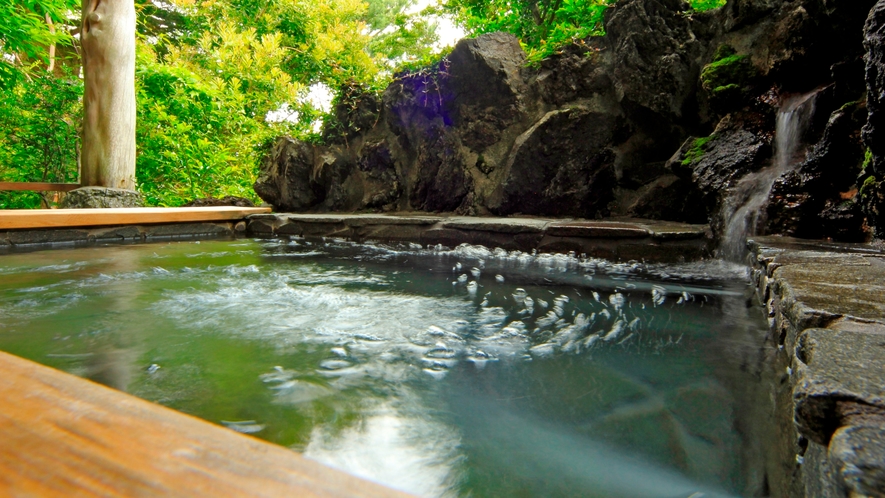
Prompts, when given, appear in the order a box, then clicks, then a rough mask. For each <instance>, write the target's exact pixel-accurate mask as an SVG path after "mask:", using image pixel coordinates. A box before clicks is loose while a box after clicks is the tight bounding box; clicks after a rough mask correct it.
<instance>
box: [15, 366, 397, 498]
mask: <svg viewBox="0 0 885 498" xmlns="http://www.w3.org/2000/svg"><path fill="white" fill-rule="evenodd" d="M0 400H2V404H0V495H2V496H35V497H36V496H40V497H44V496H65V497H67V496H109V497H113V496H127V497H133V496H135V497H137V496H213V497H215V496H219V497H227V496H237V497H238V496H267V497H278V496H303V497H333V496H342V497H343V496H354V497H382V496H391V497H396V496H407V495H405V494H404V493H401V492H399V491H395V490H392V489H389V488H385V487H383V486H381V485H379V484H376V483H372V482H369V481H365V480H362V479H359V478H357V477H353V476H351V475H348V474H346V473H344V472H341V471H338V470H334V469H331V468H329V467H326V466H324V465H322V464H320V463H317V462H313V461H311V460H308V459H306V458H304V457H302V456H300V455H299V454H297V453H295V452H294V451H291V450H288V449H286V448H283V447H281V446H276V445H273V444H270V443H266V442H264V441H261V440H258V439H255V438H252V437H249V436H245V435H242V434H238V433H236V432H234V431H232V430H230V429H225V428H223V427H219V426H216V425H213V424H210V423H208V422H205V421H203V420H200V419H197V418H194V417H191V416H189V415H185V414H182V413H179V412H176V411H174V410H171V409H168V408H165V407H162V406H160V405H155V404H153V403H149V402H147V401H144V400H141V399H138V398H135V397H133V396H130V395H128V394H125V393H122V392H119V391H115V390H113V389H110V388H107V387H104V386H101V385H99V384H95V383H92V382H90V381H87V380H84V379H80V378H78V377H74V376H73V375H69V374H66V373H64V372H60V371H58V370H54V369H51V368H49V367H45V366H42V365H38V364H36V363H33V362H31V361H28V360H24V359H21V358H18V357H15V356H12V355H9V354H6V353H2V352H0Z"/></svg>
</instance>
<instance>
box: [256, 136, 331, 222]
mask: <svg viewBox="0 0 885 498" xmlns="http://www.w3.org/2000/svg"><path fill="white" fill-rule="evenodd" d="M316 152H317V151H316V149H315V148H314V147H313V146H311V145H310V144H306V143H304V142H299V141H298V140H294V139H291V138H288V137H284V138H281V139H280V140H279V141H277V143H276V145H274V147H273V149H272V150H271V151H270V154H268V155H267V156H266V157H265V158H264V161H262V163H261V171H260V172H259V175H258V180H256V181H255V185H254V188H255V193H257V194H258V196H259V197H261V198H262V199H264V200H265V201H266V202H268V203H270V204H272V205H273V206H274V208H275V209H277V210H281V211H301V210H304V209H309V208H311V207H313V206H315V205H317V204H319V203H320V202H321V201H322V200H323V197H324V192H323V190H322V187H321V185H319V184H318V183H317V182H316V181H314V179H313V172H314V170H315V166H314V165H315V163H316V155H317V154H316Z"/></svg>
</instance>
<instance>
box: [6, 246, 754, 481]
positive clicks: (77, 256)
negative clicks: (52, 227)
mask: <svg viewBox="0 0 885 498" xmlns="http://www.w3.org/2000/svg"><path fill="white" fill-rule="evenodd" d="M744 271H745V270H744V269H742V268H740V267H737V266H732V265H729V264H727V263H721V262H706V263H695V264H683V265H642V264H638V263H627V264H614V263H610V262H606V261H602V260H593V259H585V258H580V257H575V256H573V255H572V256H567V255H555V256H554V255H545V254H541V255H533V254H525V253H516V252H513V253H509V252H506V251H503V250H490V249H486V248H483V247H478V246H466V245H465V246H460V247H458V248H455V249H445V248H441V247H435V248H428V247H424V248H422V247H420V246H417V245H407V246H395V247H393V246H381V245H356V244H352V243H348V242H343V241H325V242H319V241H316V242H309V241H306V240H303V239H292V240H242V239H241V240H230V241H201V242H195V241H189V242H171V243H163V244H143V245H128V246H105V247H87V248H68V249H56V250H51V251H39V252H30V253H13V254H6V255H3V256H0V349H2V350H4V351H7V352H10V353H13V354H16V355H19V356H22V357H25V358H29V359H31V360H34V361H37V362H40V363H43V364H46V365H49V366H52V367H55V368H58V369H60V370H64V371H66V372H70V373H72V374H75V375H78V376H81V377H85V378H89V379H92V380H95V381H97V382H101V383H103V384H106V385H109V386H112V387H114V388H117V389H120V390H122V391H126V392H128V393H131V394H133V395H135V396H138V397H141V398H144V399H147V400H150V401H154V402H157V403H160V404H162V405H165V406H168V407H171V408H174V409H176V410H180V411H182V412H185V413H189V414H192V415H195V416H198V417H201V418H203V419H206V420H208V421H210V422H213V423H216V424H220V425H225V426H227V427H229V428H231V430H237V431H239V432H244V433H248V434H251V435H253V436H256V437H259V438H262V439H266V440H268V441H272V442H274V443H277V444H280V445H283V446H287V447H290V448H292V449H293V450H296V451H299V452H303V453H304V454H305V455H307V456H308V457H310V458H313V459H316V460H318V461H321V462H324V463H327V464H329V465H332V466H335V467H338V468H341V469H344V470H346V471H348V472H351V473H353V474H356V475H360V476H363V477H366V478H369V479H372V480H376V481H379V482H382V483H385V484H387V485H390V486H393V487H396V488H399V489H403V490H406V491H410V492H413V493H416V494H418V495H422V496H476V497H479V496H588V497H597V496H598V497H620V496H623V497H646V496H647V497H689V496H692V497H700V496H706V497H709V496H750V495H754V494H758V493H760V490H762V489H764V482H763V481H764V472H763V470H762V462H761V456H760V455H761V450H760V447H761V443H760V441H759V439H760V436H759V430H758V429H757V426H758V425H759V423H760V419H764V418H765V417H766V416H767V415H766V413H767V412H765V410H764V408H760V405H758V403H757V401H758V400H759V399H762V398H764V396H762V395H760V393H759V389H758V388H757V387H756V386H758V385H759V384H760V378H761V376H762V375H763V369H762V367H761V364H762V362H761V355H762V352H761V351H760V344H761V342H762V337H763V336H764V329H765V326H766V324H765V323H764V322H763V320H762V318H761V315H760V312H759V310H758V309H757V308H753V307H748V305H747V298H746V289H747V281H746V278H745V276H744ZM760 413H761V415H760Z"/></svg>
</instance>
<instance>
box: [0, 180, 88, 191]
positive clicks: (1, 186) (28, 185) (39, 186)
mask: <svg viewBox="0 0 885 498" xmlns="http://www.w3.org/2000/svg"><path fill="white" fill-rule="evenodd" d="M80 187H82V185H80V184H79V183H45V182H0V190H31V191H34V192H70V191H71V190H75V189H78V188H80Z"/></svg>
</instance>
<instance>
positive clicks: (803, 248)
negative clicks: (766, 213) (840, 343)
mask: <svg viewBox="0 0 885 498" xmlns="http://www.w3.org/2000/svg"><path fill="white" fill-rule="evenodd" d="M754 244H755V249H754V252H755V254H756V258H757V262H758V263H760V264H764V265H765V266H766V268H767V269H768V272H769V275H768V276H769V278H773V279H776V280H777V281H778V282H780V284H779V285H781V286H783V294H784V295H785V296H786V297H787V298H788V299H789V300H790V301H791V302H792V303H791V304H792V306H793V307H794V313H795V315H796V316H794V319H796V320H801V317H800V316H798V315H799V314H800V313H809V312H813V311H820V312H823V313H825V314H827V315H830V316H831V317H832V318H838V317H843V316H847V317H853V318H859V319H863V320H872V321H880V322H882V323H885V253H883V252H881V251H879V250H877V249H876V248H874V247H873V246H871V245H861V244H856V245H854V247H845V248H844V250H839V247H838V246H837V247H833V246H831V245H821V246H820V247H818V248H817V250H815V249H814V248H813V246H811V245H810V243H809V242H807V241H802V242H801V245H800V243H799V242H798V241H795V240H793V239H783V238H779V237H759V238H757V239H754Z"/></svg>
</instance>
